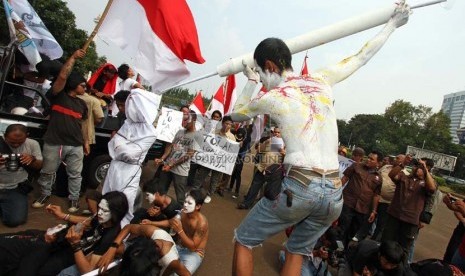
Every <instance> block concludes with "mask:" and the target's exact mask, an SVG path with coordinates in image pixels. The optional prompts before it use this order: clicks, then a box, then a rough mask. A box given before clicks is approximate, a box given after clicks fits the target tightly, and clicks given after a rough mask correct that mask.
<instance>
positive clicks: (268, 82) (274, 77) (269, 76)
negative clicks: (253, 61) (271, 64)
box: [257, 67, 283, 91]
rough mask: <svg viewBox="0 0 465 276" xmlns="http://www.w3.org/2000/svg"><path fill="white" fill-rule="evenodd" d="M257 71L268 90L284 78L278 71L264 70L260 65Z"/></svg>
mask: <svg viewBox="0 0 465 276" xmlns="http://www.w3.org/2000/svg"><path fill="white" fill-rule="evenodd" d="M257 72H258V74H259V75H260V81H261V82H262V84H263V86H265V88H266V90H267V91H270V90H271V89H273V88H275V87H276V86H278V85H279V84H281V82H282V81H283V78H282V77H281V75H279V74H278V73H275V72H273V73H271V72H270V71H269V70H265V71H263V70H262V69H261V68H260V67H257Z"/></svg>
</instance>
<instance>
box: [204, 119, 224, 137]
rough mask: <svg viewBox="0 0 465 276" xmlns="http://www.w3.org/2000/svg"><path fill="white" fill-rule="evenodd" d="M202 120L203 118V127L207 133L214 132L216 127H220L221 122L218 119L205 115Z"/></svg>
mask: <svg viewBox="0 0 465 276" xmlns="http://www.w3.org/2000/svg"><path fill="white" fill-rule="evenodd" d="M203 120H204V125H203V129H204V130H205V132H207V133H212V134H214V133H215V131H216V130H217V128H221V122H220V121H217V120H212V119H208V118H206V117H204V118H203Z"/></svg>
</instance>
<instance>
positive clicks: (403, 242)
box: [381, 215, 418, 254]
mask: <svg viewBox="0 0 465 276" xmlns="http://www.w3.org/2000/svg"><path fill="white" fill-rule="evenodd" d="M417 233H418V225H415V224H411V223H408V222H405V221H401V220H400V219H397V218H395V217H393V216H391V215H388V220H387V222H386V227H384V231H383V237H382V239H381V240H382V241H396V242H398V243H399V244H400V246H402V248H403V249H404V251H405V252H406V254H408V252H409V251H410V248H411V247H412V244H413V241H414V240H415V236H416V235H417Z"/></svg>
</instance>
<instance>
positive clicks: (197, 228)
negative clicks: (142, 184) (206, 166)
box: [169, 189, 209, 275]
mask: <svg viewBox="0 0 465 276" xmlns="http://www.w3.org/2000/svg"><path fill="white" fill-rule="evenodd" d="M205 197H206V192H205V191H204V190H203V189H193V190H190V191H189V192H188V193H187V194H186V199H185V201H184V208H183V212H182V213H181V220H178V219H176V218H174V219H171V220H170V221H169V222H170V226H171V228H172V229H173V230H174V231H175V232H176V233H177V235H178V238H179V239H178V242H177V249H178V252H179V259H180V260H181V262H182V264H183V265H184V266H185V267H186V268H187V270H189V272H190V273H191V274H192V275H194V273H195V272H196V271H197V269H198V268H199V266H200V265H201V264H202V261H203V258H204V256H205V248H206V246H207V241H208V232H209V230H208V221H207V218H206V217H205V216H204V215H203V214H202V213H201V212H200V209H201V207H202V205H203V203H204V200H205Z"/></svg>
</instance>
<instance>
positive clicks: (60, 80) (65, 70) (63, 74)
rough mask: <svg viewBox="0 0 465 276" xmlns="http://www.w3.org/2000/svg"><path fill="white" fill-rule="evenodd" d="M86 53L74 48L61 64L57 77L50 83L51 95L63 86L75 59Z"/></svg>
mask: <svg viewBox="0 0 465 276" xmlns="http://www.w3.org/2000/svg"><path fill="white" fill-rule="evenodd" d="M85 55H86V52H85V51H84V50H82V49H79V50H76V51H75V52H74V53H73V54H72V55H71V56H70V57H69V58H68V60H67V61H66V62H65V64H63V67H61V70H60V73H59V74H58V77H57V79H56V80H55V82H53V85H52V93H53V95H57V94H58V93H60V92H61V91H63V89H64V88H65V84H66V80H67V79H68V77H69V75H70V74H71V71H72V70H73V67H74V63H75V62H76V59H78V58H83V57H84V56H85Z"/></svg>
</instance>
